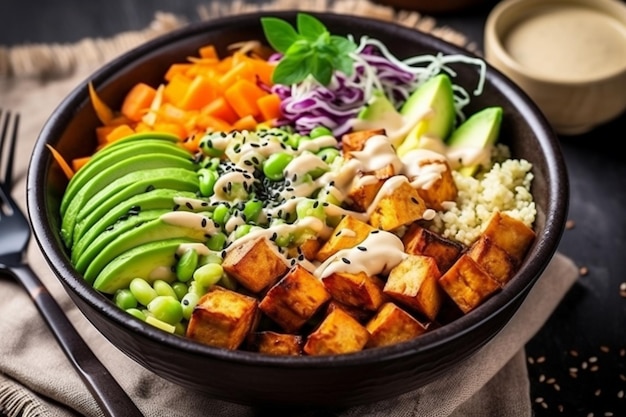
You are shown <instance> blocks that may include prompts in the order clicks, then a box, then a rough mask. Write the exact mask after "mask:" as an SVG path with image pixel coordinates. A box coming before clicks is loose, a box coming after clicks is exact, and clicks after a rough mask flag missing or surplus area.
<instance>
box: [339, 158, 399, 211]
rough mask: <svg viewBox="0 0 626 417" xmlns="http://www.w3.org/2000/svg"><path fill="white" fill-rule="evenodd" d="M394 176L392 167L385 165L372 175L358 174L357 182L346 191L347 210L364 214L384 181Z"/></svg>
mask: <svg viewBox="0 0 626 417" xmlns="http://www.w3.org/2000/svg"><path fill="white" fill-rule="evenodd" d="M394 175H395V170H394V168H393V165H387V166H386V167H384V168H381V169H378V170H376V171H374V172H372V173H360V174H359V177H358V180H357V181H355V182H354V183H353V184H352V188H351V189H350V191H348V195H347V198H346V205H347V206H348V208H349V209H351V210H355V211H359V212H366V211H367V209H368V208H369V206H370V205H371V204H372V202H374V200H375V199H376V196H377V195H378V192H379V191H380V189H381V188H382V186H383V184H384V183H385V180H387V179H388V178H391V177H393V176H394Z"/></svg>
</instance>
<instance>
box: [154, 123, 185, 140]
mask: <svg viewBox="0 0 626 417" xmlns="http://www.w3.org/2000/svg"><path fill="white" fill-rule="evenodd" d="M154 131H155V132H167V133H171V134H173V135H175V136H178V138H179V139H181V140H183V139H185V138H186V137H187V131H186V130H185V128H184V127H183V126H181V125H179V124H177V123H168V122H157V123H155V124H154Z"/></svg>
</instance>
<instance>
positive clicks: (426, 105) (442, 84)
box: [397, 73, 456, 156]
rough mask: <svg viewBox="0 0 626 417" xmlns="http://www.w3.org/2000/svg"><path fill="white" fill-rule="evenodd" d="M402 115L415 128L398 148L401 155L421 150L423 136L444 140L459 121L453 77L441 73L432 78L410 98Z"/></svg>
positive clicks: (404, 105)
mask: <svg viewBox="0 0 626 417" xmlns="http://www.w3.org/2000/svg"><path fill="white" fill-rule="evenodd" d="M400 114H402V116H403V117H404V118H405V120H406V122H407V123H412V124H413V128H412V129H411V130H410V131H409V133H408V134H407V135H406V137H405V138H404V140H403V141H402V143H400V145H399V146H398V147H397V154H398V156H404V155H406V153H407V152H409V151H411V150H413V149H417V148H419V147H420V138H421V137H422V136H430V137H435V138H439V139H440V140H441V141H444V140H445V139H446V138H447V137H448V135H449V134H450V132H451V131H452V129H453V127H454V122H455V119H456V109H455V105H454V92H453V90H452V81H451V80H450V77H449V76H448V75H447V74H445V73H441V74H438V75H435V76H434V77H432V78H430V79H428V80H427V81H426V82H424V84H422V85H421V86H419V87H418V88H417V89H416V90H415V91H414V92H413V94H411V95H410V96H409V98H408V99H407V100H406V102H405V103H404V104H403V105H402V107H401V108H400ZM424 115H425V116H424Z"/></svg>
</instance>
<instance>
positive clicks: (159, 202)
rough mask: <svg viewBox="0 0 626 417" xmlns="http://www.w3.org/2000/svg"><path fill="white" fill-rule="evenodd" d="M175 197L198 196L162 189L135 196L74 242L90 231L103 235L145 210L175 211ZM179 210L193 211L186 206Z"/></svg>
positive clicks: (82, 232)
mask: <svg viewBox="0 0 626 417" xmlns="http://www.w3.org/2000/svg"><path fill="white" fill-rule="evenodd" d="M175 197H183V198H189V199H195V198H196V194H195V193H192V192H188V191H179V190H170V189H165V188H162V189H155V190H152V191H148V192H145V193H142V194H138V195H135V196H133V197H130V198H129V199H127V200H125V201H123V202H121V203H119V204H118V205H116V206H115V207H113V208H112V209H111V210H109V212H108V213H106V214H105V215H104V216H102V217H101V218H100V219H99V220H98V221H97V222H96V223H95V224H93V225H92V226H91V227H90V228H88V229H81V230H80V233H75V234H74V241H76V242H78V241H79V240H80V238H81V237H82V236H83V235H84V234H85V233H87V232H88V231H90V230H94V233H97V234H99V233H102V232H104V231H105V230H106V228H107V227H109V226H111V225H113V224H115V223H116V222H117V221H118V220H121V219H124V218H126V217H128V216H133V215H136V214H137V213H138V212H141V211H143V210H154V209H168V210H170V211H175V210H176V209H177V207H176V203H175V202H174V198H175ZM179 209H180V210H185V211H193V210H190V209H189V208H187V207H185V206H184V205H183V206H181V207H180V208H179ZM198 211H200V209H198Z"/></svg>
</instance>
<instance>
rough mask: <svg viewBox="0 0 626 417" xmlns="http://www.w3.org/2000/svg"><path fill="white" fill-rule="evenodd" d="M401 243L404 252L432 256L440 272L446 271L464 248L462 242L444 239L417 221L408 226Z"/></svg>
mask: <svg viewBox="0 0 626 417" xmlns="http://www.w3.org/2000/svg"><path fill="white" fill-rule="evenodd" d="M402 243H404V250H405V251H406V253H410V254H413V255H427V256H430V257H432V258H434V259H435V262H437V267H438V268H439V271H440V272H441V273H444V272H446V271H447V270H448V268H450V266H452V264H453V263H454V262H455V261H456V260H457V259H458V257H459V256H460V255H461V253H462V252H463V250H465V246H464V245H463V244H461V243H459V242H455V241H454V240H451V239H446V238H445V237H443V236H441V235H439V234H437V233H435V232H433V231H431V230H428V229H426V228H424V227H422V226H420V225H419V224H418V223H413V224H411V226H409V228H408V230H407V232H406V233H405V234H404V236H402Z"/></svg>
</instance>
